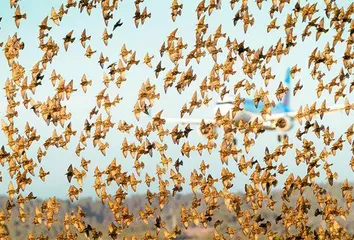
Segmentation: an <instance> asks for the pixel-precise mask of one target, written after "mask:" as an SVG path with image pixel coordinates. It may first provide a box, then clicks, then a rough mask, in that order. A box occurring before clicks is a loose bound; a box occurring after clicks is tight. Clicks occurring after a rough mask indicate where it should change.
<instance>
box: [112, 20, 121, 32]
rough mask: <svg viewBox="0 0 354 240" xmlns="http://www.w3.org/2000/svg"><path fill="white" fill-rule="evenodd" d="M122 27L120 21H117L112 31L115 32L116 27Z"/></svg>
mask: <svg viewBox="0 0 354 240" xmlns="http://www.w3.org/2000/svg"><path fill="white" fill-rule="evenodd" d="M122 25H123V22H122V20H121V19H119V20H118V21H117V22H116V23H115V24H114V26H113V31H114V30H116V29H117V28H118V27H121V26H122Z"/></svg>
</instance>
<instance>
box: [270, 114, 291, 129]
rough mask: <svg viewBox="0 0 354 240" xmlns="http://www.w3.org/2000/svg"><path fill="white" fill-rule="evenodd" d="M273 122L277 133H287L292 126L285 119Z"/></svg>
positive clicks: (288, 120) (287, 119)
mask: <svg viewBox="0 0 354 240" xmlns="http://www.w3.org/2000/svg"><path fill="white" fill-rule="evenodd" d="M274 122H275V129H276V130H277V131H279V132H287V131H289V130H290V129H291V128H292V126H293V124H292V122H291V121H290V119H289V118H287V117H281V118H278V119H276V120H274Z"/></svg>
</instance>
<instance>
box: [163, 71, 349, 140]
mask: <svg viewBox="0 0 354 240" xmlns="http://www.w3.org/2000/svg"><path fill="white" fill-rule="evenodd" d="M284 82H285V85H286V86H287V88H288V92H287V93H286V94H285V95H284V97H283V99H282V101H281V102H278V103H277V104H275V105H274V106H273V107H271V114H267V115H264V114H262V109H263V107H264V105H265V104H264V102H263V101H260V102H259V103H258V105H257V106H256V105H255V103H254V100H253V99H250V98H248V99H247V98H246V99H244V102H243V104H242V105H241V108H243V109H242V110H241V111H239V112H237V113H236V115H235V116H233V117H232V118H233V119H234V121H235V123H236V124H239V122H240V121H241V120H242V121H243V122H252V121H254V120H256V119H257V121H258V123H262V124H263V129H264V130H270V131H272V130H273V131H278V132H279V135H278V140H279V141H281V139H283V137H284V136H286V133H287V132H289V131H290V130H291V129H292V128H293V126H294V120H296V119H297V120H298V121H299V123H300V124H301V122H302V118H303V116H301V115H303V114H301V112H303V113H308V112H309V110H313V109H314V108H316V105H315V104H314V105H312V106H310V107H309V106H307V105H306V106H305V107H304V109H303V108H302V106H301V107H300V109H299V110H298V111H293V110H292V109H291V108H290V97H291V85H290V84H291V76H290V68H288V69H287V71H286V75H285V80H284ZM234 99H235V98H234V97H233V96H231V95H228V96H225V97H224V99H223V100H219V101H217V102H216V106H215V108H214V116H217V115H218V114H219V115H220V114H221V115H222V116H224V115H225V114H230V113H231V110H232V108H233V107H234ZM321 107H322V108H323V109H322V111H321V112H319V111H312V113H311V114H310V115H311V118H310V119H309V117H305V119H306V120H311V119H312V117H313V116H314V115H320V116H321V118H322V117H323V114H324V113H328V112H336V111H343V110H344V111H345V112H346V113H347V115H348V114H349V110H350V109H353V110H354V104H349V102H348V99H347V98H346V99H345V104H342V105H334V106H331V107H326V106H325V105H322V106H321ZM230 115H231V114H230ZM164 119H165V120H166V122H167V123H175V124H183V125H187V124H190V125H200V124H201V123H202V122H204V123H215V119H191V118H164Z"/></svg>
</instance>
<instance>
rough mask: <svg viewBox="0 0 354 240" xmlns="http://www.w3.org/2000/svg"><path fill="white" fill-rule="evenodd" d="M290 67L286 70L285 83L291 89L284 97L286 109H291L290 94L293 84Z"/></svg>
mask: <svg viewBox="0 0 354 240" xmlns="http://www.w3.org/2000/svg"><path fill="white" fill-rule="evenodd" d="M290 81H291V77H290V68H288V69H287V70H286V75H285V84H286V85H287V87H288V89H289V91H288V92H287V93H286V94H285V96H284V98H283V105H284V106H285V107H286V111H287V112H288V111H290V95H291V86H290Z"/></svg>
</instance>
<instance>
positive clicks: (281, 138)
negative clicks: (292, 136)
mask: <svg viewBox="0 0 354 240" xmlns="http://www.w3.org/2000/svg"><path fill="white" fill-rule="evenodd" d="M286 138H288V135H286V134H279V135H278V142H282V141H283V140H284V139H286Z"/></svg>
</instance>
